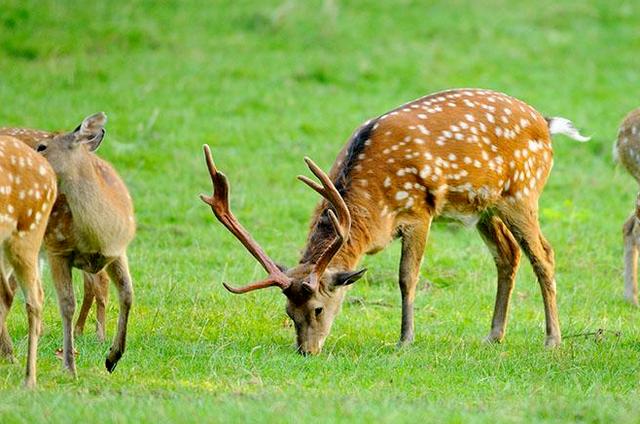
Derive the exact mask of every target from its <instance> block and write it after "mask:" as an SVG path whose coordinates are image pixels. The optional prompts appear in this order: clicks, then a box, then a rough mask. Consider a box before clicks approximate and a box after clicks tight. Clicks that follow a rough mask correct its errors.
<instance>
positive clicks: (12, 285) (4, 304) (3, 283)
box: [0, 272, 18, 362]
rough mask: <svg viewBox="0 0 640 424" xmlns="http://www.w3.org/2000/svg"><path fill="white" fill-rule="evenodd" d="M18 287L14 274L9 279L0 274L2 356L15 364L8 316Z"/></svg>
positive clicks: (0, 346)
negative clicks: (8, 327)
mask: <svg viewBox="0 0 640 424" xmlns="http://www.w3.org/2000/svg"><path fill="white" fill-rule="evenodd" d="M17 286H18V283H17V282H16V279H15V276H14V275H13V274H12V275H10V276H9V277H8V278H5V277H4V276H3V273H2V272H0V309H1V310H2V311H3V312H0V313H2V314H3V317H4V318H2V319H0V322H1V323H2V324H1V325H0V356H2V357H4V358H5V359H7V360H8V361H9V362H15V357H14V356H13V343H12V342H11V335H9V330H8V329H7V315H8V314H9V311H10V310H11V305H12V304H13V298H14V296H15V294H16V288H17Z"/></svg>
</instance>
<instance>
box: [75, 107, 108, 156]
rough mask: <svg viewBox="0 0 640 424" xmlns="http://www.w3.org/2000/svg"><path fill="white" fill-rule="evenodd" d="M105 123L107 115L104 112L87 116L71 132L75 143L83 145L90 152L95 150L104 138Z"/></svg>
mask: <svg viewBox="0 0 640 424" xmlns="http://www.w3.org/2000/svg"><path fill="white" fill-rule="evenodd" d="M106 123H107V115H105V113H104V112H98V113H96V114H93V115H91V116H87V117H86V118H84V121H82V123H81V124H80V125H78V127H76V129H75V130H74V131H73V134H74V136H75V142H76V143H78V144H85V145H86V146H87V147H88V149H89V151H90V152H93V151H95V150H97V149H98V147H100V143H101V142H102V139H103V138H104V134H105V129H104V126H105V124H106Z"/></svg>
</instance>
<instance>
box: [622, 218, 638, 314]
mask: <svg viewBox="0 0 640 424" xmlns="http://www.w3.org/2000/svg"><path fill="white" fill-rule="evenodd" d="M639 233H640V223H638V218H636V214H635V213H633V214H632V215H631V216H630V217H629V219H627V221H626V222H625V223H624V225H623V227H622V236H623V238H624V297H625V299H627V300H628V301H629V302H631V303H632V304H634V305H636V306H638V240H639V238H638V236H639V235H640V234H639Z"/></svg>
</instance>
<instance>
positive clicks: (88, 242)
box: [58, 158, 118, 252]
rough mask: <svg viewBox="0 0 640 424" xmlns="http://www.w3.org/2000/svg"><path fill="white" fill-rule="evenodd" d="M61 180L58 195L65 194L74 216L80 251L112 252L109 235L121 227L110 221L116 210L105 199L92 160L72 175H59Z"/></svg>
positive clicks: (71, 173)
mask: <svg viewBox="0 0 640 424" xmlns="http://www.w3.org/2000/svg"><path fill="white" fill-rule="evenodd" d="M58 178H59V192H60V194H64V196H65V199H66V201H67V203H68V205H69V209H70V210H71V213H72V216H73V227H74V231H75V232H76V237H77V239H78V240H79V244H80V246H79V249H80V250H82V251H88V252H106V251H107V250H110V245H111V244H112V243H111V242H110V240H109V237H110V236H109V234H112V233H114V232H117V227H118V226H117V225H116V223H115V222H114V221H113V219H111V218H112V217H111V216H110V211H112V210H113V207H112V205H110V204H109V200H108V199H107V198H106V197H105V194H104V192H103V190H102V184H101V181H100V178H99V176H98V175H97V172H96V170H95V167H94V161H93V160H92V158H90V159H89V160H87V161H86V162H84V163H83V164H82V165H80V166H78V167H77V168H75V169H74V170H73V172H69V173H64V174H62V175H60V174H59V175H58Z"/></svg>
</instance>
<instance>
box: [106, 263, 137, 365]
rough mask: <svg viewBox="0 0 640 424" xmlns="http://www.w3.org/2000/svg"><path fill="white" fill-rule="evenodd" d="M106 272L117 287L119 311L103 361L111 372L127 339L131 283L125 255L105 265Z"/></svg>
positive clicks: (131, 294)
mask: <svg viewBox="0 0 640 424" xmlns="http://www.w3.org/2000/svg"><path fill="white" fill-rule="evenodd" d="M107 273H108V274H109V277H110V278H111V281H113V282H114V284H115V285H116V288H117V289H118V299H119V301H120V312H119V314H118V329H117V332H116V336H115V338H114V339H113V343H112V345H111V349H109V354H108V355H107V359H106V361H105V367H106V368H107V371H109V372H113V370H114V369H115V368H116V365H117V364H118V361H119V360H120V358H121V357H122V354H123V353H124V350H125V346H126V339H127V322H128V320H129V311H130V310H131V304H132V302H133V284H132V282H131V275H130V273H129V264H128V261H127V257H126V255H123V256H121V257H119V258H118V259H116V260H115V261H113V262H111V263H110V264H109V265H108V266H107Z"/></svg>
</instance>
